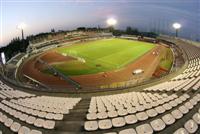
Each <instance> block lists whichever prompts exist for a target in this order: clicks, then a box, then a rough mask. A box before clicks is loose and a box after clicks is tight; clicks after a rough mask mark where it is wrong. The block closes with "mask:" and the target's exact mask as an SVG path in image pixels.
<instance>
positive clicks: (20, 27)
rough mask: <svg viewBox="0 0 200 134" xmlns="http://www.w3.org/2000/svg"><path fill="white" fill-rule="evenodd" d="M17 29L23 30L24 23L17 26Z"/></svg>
mask: <svg viewBox="0 0 200 134" xmlns="http://www.w3.org/2000/svg"><path fill="white" fill-rule="evenodd" d="M17 28H18V29H24V28H26V24H25V23H21V24H19V25H18V26H17Z"/></svg>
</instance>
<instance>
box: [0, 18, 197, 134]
mask: <svg viewBox="0 0 200 134" xmlns="http://www.w3.org/2000/svg"><path fill="white" fill-rule="evenodd" d="M106 23H107V25H108V26H107V27H100V26H98V27H97V28H96V27H95V28H93V27H92V28H90V27H78V28H77V27H76V29H73V30H62V31H55V30H54V29H52V30H51V32H47V33H39V34H38V33H37V34H36V35H31V36H27V37H26V38H25V37H24V31H26V29H25V24H21V25H20V26H19V27H20V30H21V31H20V32H21V34H22V39H21V40H17V41H13V42H11V43H13V44H15V45H18V44H19V46H20V45H21V46H20V47H16V50H18V49H21V50H20V51H16V50H15V49H14V47H15V46H13V45H12V46H11V47H10V45H8V46H7V47H3V48H0V52H1V60H0V76H1V77H0V133H3V134H15V133H18V134H172V133H173V134H198V133H200V129H199V125H200V43H199V42H198V41H194V40H192V39H188V38H184V37H180V36H179V31H181V29H182V25H181V23H173V24H171V25H172V27H173V28H174V29H173V30H175V35H174V34H171V35H170V34H161V33H156V32H155V33H154V32H146V31H145V32H141V31H137V30H135V31H134V30H132V29H130V28H129V27H127V30H119V29H118V28H117V27H116V24H117V23H118V22H117V19H113V18H110V19H107V22H106ZM183 27H184V25H183ZM17 43H18V44H17ZM12 47H13V48H12ZM8 52H10V53H11V55H9V54H8ZM8 57H9V58H8Z"/></svg>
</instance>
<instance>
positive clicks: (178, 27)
mask: <svg viewBox="0 0 200 134" xmlns="http://www.w3.org/2000/svg"><path fill="white" fill-rule="evenodd" d="M173 27H174V29H180V28H181V24H180V23H174V24H173Z"/></svg>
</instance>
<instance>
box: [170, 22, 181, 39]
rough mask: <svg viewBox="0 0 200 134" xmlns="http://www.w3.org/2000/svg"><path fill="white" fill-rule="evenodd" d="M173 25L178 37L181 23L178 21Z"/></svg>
mask: <svg viewBox="0 0 200 134" xmlns="http://www.w3.org/2000/svg"><path fill="white" fill-rule="evenodd" d="M172 26H173V28H174V29H175V30H176V37H178V30H179V29H180V28H181V24H180V23H177V22H176V23H174V24H173V25H172Z"/></svg>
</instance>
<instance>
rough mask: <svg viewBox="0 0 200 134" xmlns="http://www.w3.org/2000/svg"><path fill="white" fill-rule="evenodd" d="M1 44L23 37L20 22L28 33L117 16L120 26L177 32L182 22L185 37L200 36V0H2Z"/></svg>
mask: <svg viewBox="0 0 200 134" xmlns="http://www.w3.org/2000/svg"><path fill="white" fill-rule="evenodd" d="M0 1H1V3H0V4H1V5H0V7H1V10H0V14H1V18H0V19H1V27H0V28H1V38H0V46H3V45H6V44H7V43H8V42H9V41H10V40H11V39H12V38H14V37H18V36H21V33H20V30H19V29H17V25H18V24H20V23H21V22H24V23H26V25H27V27H26V29H25V30H24V31H25V36H27V35H30V34H37V33H40V32H49V31H50V30H51V29H52V28H54V29H55V30H70V29H74V28H77V27H80V26H86V27H91V26H98V25H99V26H101V27H105V26H106V19H107V18H110V17H113V18H115V19H117V21H118V23H117V25H116V28H119V29H125V28H126V27H127V26H132V27H135V28H138V29H139V30H142V31H157V32H160V33H163V34H174V29H173V28H172V24H173V23H174V22H179V23H181V24H182V28H181V31H180V36H181V37H186V38H190V39H193V40H196V39H198V38H199V39H200V0H93V1H92V0H71V1H67V0H0Z"/></svg>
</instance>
